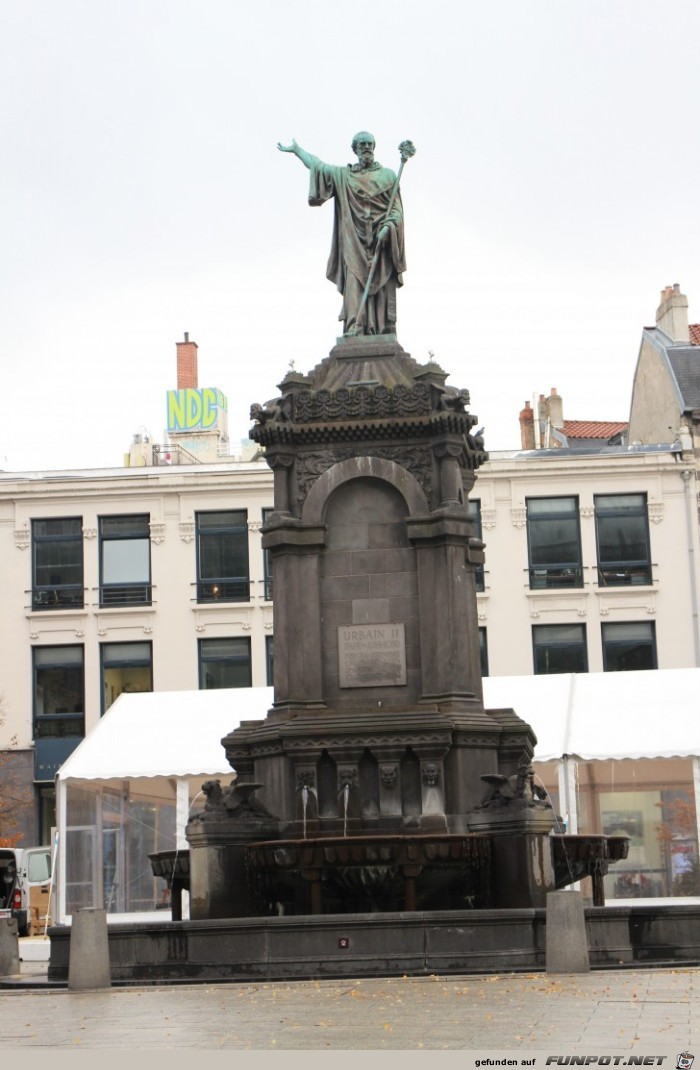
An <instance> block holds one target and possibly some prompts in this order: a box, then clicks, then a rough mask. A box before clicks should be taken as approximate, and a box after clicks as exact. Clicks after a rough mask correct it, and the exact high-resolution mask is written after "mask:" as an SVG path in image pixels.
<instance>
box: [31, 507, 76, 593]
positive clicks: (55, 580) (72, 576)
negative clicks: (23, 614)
mask: <svg viewBox="0 0 700 1070" xmlns="http://www.w3.org/2000/svg"><path fill="white" fill-rule="evenodd" d="M82 605H83V521H82V518H81V517H79V516H74V517H61V518H58V519H55V520H32V609H71V608H75V607H76V606H79V607H82Z"/></svg>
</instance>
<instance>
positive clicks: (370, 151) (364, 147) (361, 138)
mask: <svg viewBox="0 0 700 1070" xmlns="http://www.w3.org/2000/svg"><path fill="white" fill-rule="evenodd" d="M375 144H376V142H375V140H374V135H373V134H370V133H369V132H368V131H367V130H360V132H359V134H355V136H354V138H353V139H352V151H353V152H354V153H355V155H356V156H357V158H358V159H359V160H360V161H361V162H364V160H365V158H366V157H367V158H368V160H369V162H370V163H371V162H372V160H373V159H374V146H375Z"/></svg>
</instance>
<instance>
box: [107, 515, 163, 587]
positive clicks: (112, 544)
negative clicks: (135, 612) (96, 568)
mask: <svg viewBox="0 0 700 1070" xmlns="http://www.w3.org/2000/svg"><path fill="white" fill-rule="evenodd" d="M149 521H150V517H149V515H148V513H143V514H137V515H134V516H101V517H100V605H101V606H124V605H139V604H141V605H150V604H151V538H150V528H149Z"/></svg>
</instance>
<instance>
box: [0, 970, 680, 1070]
mask: <svg viewBox="0 0 700 1070" xmlns="http://www.w3.org/2000/svg"><path fill="white" fill-rule="evenodd" d="M43 969H44V971H45V964H43ZM41 970H42V964H41V963H24V964H23V965H22V978H23V980H24V981H25V982H31V981H34V982H36V983H40V982H41V979H42V974H41ZM32 1048H33V1049H41V1048H51V1049H57V1050H65V1049H71V1050H73V1051H76V1050H77V1049H102V1050H105V1051H120V1050H128V1051H139V1052H144V1051H145V1052H148V1051H153V1050H172V1051H175V1050H180V1051H182V1050H189V1049H192V1050H200V1051H212V1052H216V1051H220V1052H225V1051H232V1050H261V1051H268V1052H271V1051H273V1050H278V1051H279V1050H282V1051H290V1050H293V1049H297V1050H307V1051H311V1050H328V1049H332V1050H337V1051H361V1050H366V1051H370V1050H373V1051H378V1050H392V1049H393V1050H398V1049H401V1050H415V1051H420V1050H423V1051H425V1050H434V1051H438V1050H453V1051H457V1050H461V1051H462V1052H464V1053H465V1054H466V1052H471V1053H480V1055H481V1057H487V1056H493V1057H495V1058H498V1057H504V1056H505V1055H508V1054H512V1053H515V1054H516V1055H518V1054H519V1055H520V1056H522V1057H523V1061H525V1057H527V1056H528V1055H531V1056H535V1055H536V1056H537V1058H536V1062H535V1064H533V1063H532V1062H531V1061H530V1063H529V1064H530V1065H538V1066H539V1065H541V1066H543V1067H545V1066H546V1065H549V1064H548V1063H547V1058H548V1057H549V1058H550V1063H551V1061H552V1060H551V1057H552V1056H556V1057H559V1058H562V1057H566V1056H567V1054H568V1053H575V1054H579V1053H581V1052H584V1053H585V1054H590V1055H591V1056H593V1055H595V1057H596V1058H595V1060H589V1061H595V1062H597V1061H598V1058H599V1057H601V1056H602V1057H603V1060H605V1058H607V1057H608V1056H610V1057H612V1056H615V1055H618V1054H620V1053H635V1054H639V1055H640V1056H644V1057H645V1063H646V1065H663V1066H664V1067H665V1068H669V1067H670V1068H671V1070H673V1068H675V1066H676V1059H677V1056H678V1054H680V1053H682V1052H684V1051H689V1052H690V1053H693V1052H695V1053H696V1054H697V1061H696V1070H697V1066H699V1065H700V970H698V969H697V968H677V969H654V970H610V971H608V970H604V971H593V972H591V973H583V974H570V975H547V974H544V973H526V974H507V975H497V976H494V975H477V976H461V977H455V976H450V977H437V976H435V977H425V978H407V977H403V978H388V979H384V980H377V979H371V980H369V979H367V980H356V981H348V980H342V981H294V982H274V983H273V982H270V983H260V984H216V985H212V984H206V985H191V984H181V985H171V986H150V987H136V986H134V987H128V988H126V987H125V988H111V989H106V990H102V991H95V992H70V991H68V990H67V989H61V990H57V989H51V988H35V989H22V988H20V987H14V988H11V989H4V990H2V991H0V1050H2V1051H4V1052H6V1051H7V1050H8V1049H10V1050H13V1049H32ZM661 1056H664V1059H663V1061H662V1062H658V1059H660V1058H661ZM651 1057H654V1059H655V1061H654V1062H653V1063H652V1062H650V1059H651ZM518 1061H520V1060H518ZM635 1061H636V1060H635ZM460 1065H466V1066H469V1065H476V1061H475V1059H472V1061H471V1062H469V1061H466V1062H462V1063H461V1064H460ZM486 1065H488V1063H486ZM559 1065H566V1064H562V1063H559ZM602 1065H610V1062H608V1063H605V1061H603V1063H602ZM612 1065H615V1063H614V1062H613V1063H612ZM618 1065H625V1063H621V1064H618Z"/></svg>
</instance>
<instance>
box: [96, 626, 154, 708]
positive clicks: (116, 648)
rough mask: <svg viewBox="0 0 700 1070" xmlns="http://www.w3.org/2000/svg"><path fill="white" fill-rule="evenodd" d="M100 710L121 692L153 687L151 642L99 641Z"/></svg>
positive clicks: (147, 689)
mask: <svg viewBox="0 0 700 1070" xmlns="http://www.w3.org/2000/svg"><path fill="white" fill-rule="evenodd" d="M100 654H101V661H102V712H103V713H105V712H106V711H107V710H108V709H109V707H110V706H111V705H112V703H113V702H114V701H115V699H118V698H119V696H120V695H121V694H122V693H123V692H125V691H126V692H130V693H131V692H139V691H152V690H153V653H152V647H151V644H150V643H102V645H101V647H100Z"/></svg>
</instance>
